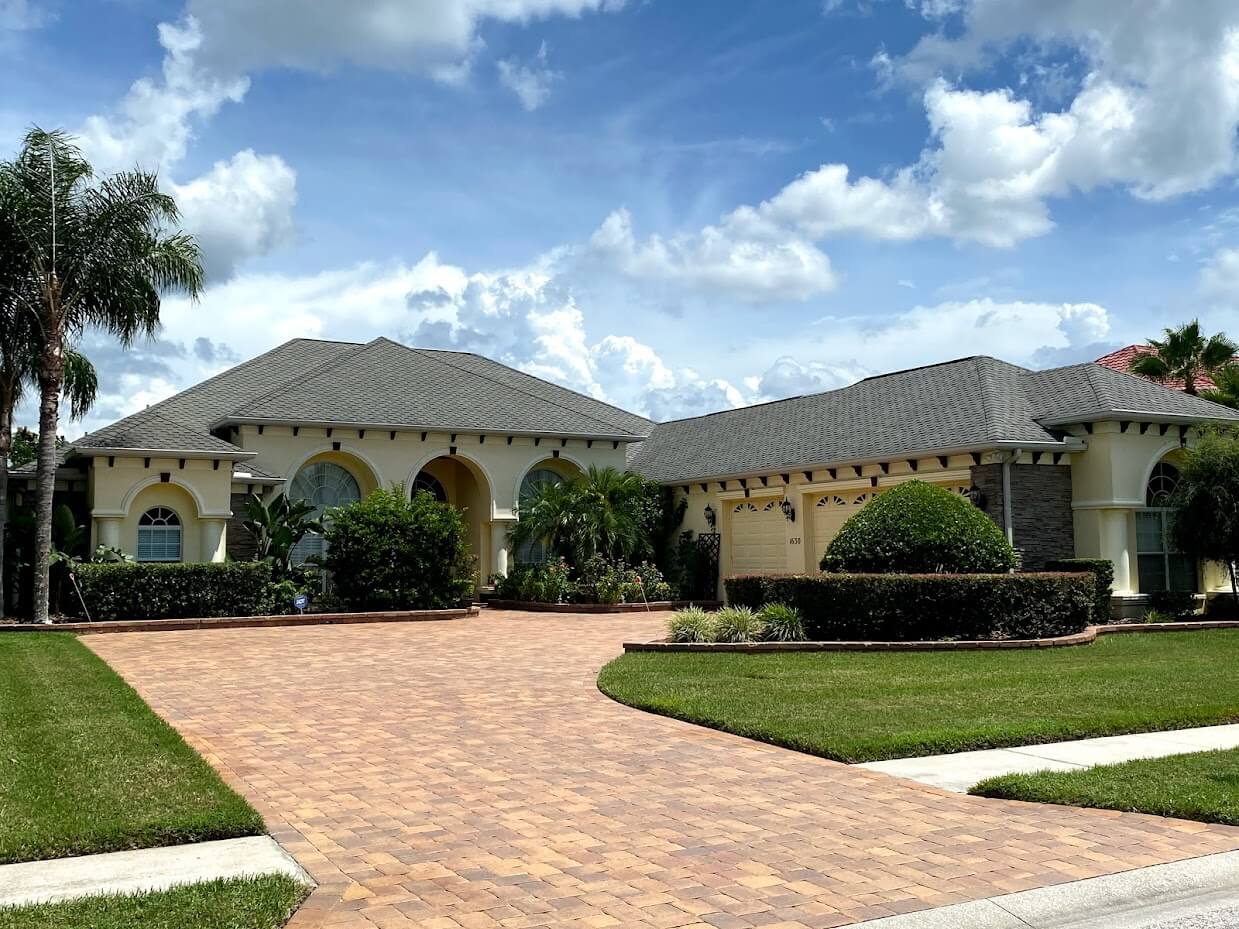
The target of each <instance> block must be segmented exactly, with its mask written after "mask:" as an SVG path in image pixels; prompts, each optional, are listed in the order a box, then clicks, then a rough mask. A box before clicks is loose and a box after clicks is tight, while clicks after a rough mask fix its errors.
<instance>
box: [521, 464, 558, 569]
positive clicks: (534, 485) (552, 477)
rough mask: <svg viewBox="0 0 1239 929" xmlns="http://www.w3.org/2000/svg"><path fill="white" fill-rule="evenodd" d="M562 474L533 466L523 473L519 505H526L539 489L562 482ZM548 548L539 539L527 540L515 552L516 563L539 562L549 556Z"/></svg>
mask: <svg viewBox="0 0 1239 929" xmlns="http://www.w3.org/2000/svg"><path fill="white" fill-rule="evenodd" d="M563 480H564V476H563V475H562V474H560V473H559V472H558V471H552V470H551V469H550V468H534V469H533V470H532V471H530V472H529V473H528V474H526V475H525V479H524V480H523V481H521V494H520V502H519V504H518V508H519V507H520V506H526V505H527V504H528V502H529V500H531V499H532V498H533V497H534V496H535V495H536V494H537V492H538V491H539V490H541V489H542V488H543V487H546V486H548V485H551V484H562V483H563ZM550 554H551V553H550V550H549V549H548V548H547V546H546V543H544V542H541V541H532V540H531V541H529V542H526V543H525V544H524V545H522V546H521V547H520V549H519V550H518V551H517V553H516V560H517V562H518V563H522V564H529V563H536V564H540V563H542V562H544V561H546V560H547V559H548V558H549V557H550Z"/></svg>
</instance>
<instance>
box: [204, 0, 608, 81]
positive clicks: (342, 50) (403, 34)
mask: <svg viewBox="0 0 1239 929" xmlns="http://www.w3.org/2000/svg"><path fill="white" fill-rule="evenodd" d="M622 6H623V2H622V0H419V2H410V0H354V2H351V3H348V4H338V3H321V2H320V3H305V2H304V0H264V2H262V3H254V2H252V0H189V5H188V11H189V13H191V14H192V15H194V16H196V17H197V18H198V19H199V20H200V21H201V23H202V25H203V31H204V35H205V36H206V37H207V40H206V43H205V45H204V47H203V59H204V61H206V62H208V63H209V64H210V65H211V66H212V67H214V68H217V69H219V70H221V71H222V72H224V73H244V72H248V71H252V70H255V69H260V68H273V67H287V68H298V69H304V70H310V71H329V70H331V69H333V68H336V67H339V66H341V65H356V66H359V67H363V68H382V69H386V70H391V71H416V72H421V73H425V74H429V75H430V76H432V77H435V78H439V79H445V80H449V81H458V80H460V79H461V78H462V77H463V75H465V74H467V73H468V67H469V63H470V61H471V59H472V57H473V56H474V54H476V52H477V51H478V48H479V46H480V44H481V41H482V40H481V39H480V37H479V36H478V28H479V26H480V25H481V23H483V22H484V21H486V20H495V21H498V22H506V23H527V22H530V21H533V20H539V19H546V18H549V17H552V16H581V15H583V14H585V13H590V12H608V11H612V10H617V9H619V8H621V7H622Z"/></svg>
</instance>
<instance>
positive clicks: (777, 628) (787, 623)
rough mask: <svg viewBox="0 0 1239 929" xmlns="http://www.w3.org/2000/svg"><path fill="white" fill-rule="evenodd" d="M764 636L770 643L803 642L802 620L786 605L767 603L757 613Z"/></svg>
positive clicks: (796, 610) (797, 613) (798, 614)
mask: <svg viewBox="0 0 1239 929" xmlns="http://www.w3.org/2000/svg"><path fill="white" fill-rule="evenodd" d="M757 618H758V620H759V621H760V622H761V624H762V627H763V630H764V635H765V637H766V638H767V639H769V640H770V641H772V642H803V641H804V618H803V617H802V616H801V615H800V610H798V609H796V608H795V607H794V606H788V605H787V604H786V603H767V604H766V605H765V606H763V607H762V608H761V609H760V610H758V612H757Z"/></svg>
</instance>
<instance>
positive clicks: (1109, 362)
mask: <svg viewBox="0 0 1239 929" xmlns="http://www.w3.org/2000/svg"><path fill="white" fill-rule="evenodd" d="M1148 351H1149V347H1148V346H1147V345H1128V346H1127V347H1126V348H1120V349H1118V350H1117V351H1113V352H1111V353H1110V354H1109V355H1102V356H1101V357H1100V358H1098V359H1097V364H1099V365H1102V366H1103V367H1106V368H1110V369H1111V370H1113V371H1122V372H1123V373H1124V374H1130V373H1131V363H1132V359H1134V358H1135V357H1136V356H1137V355H1143V354H1146V353H1147V352H1148ZM1158 383H1159V384H1162V385H1164V386H1166V387H1169V388H1170V389H1171V390H1182V389H1183V381H1181V380H1178V379H1172V380H1167V381H1158ZM1216 386H1217V385H1216V384H1214V383H1213V380H1212V379H1211V378H1209V377H1206V376H1205V375H1203V374H1200V375H1197V377H1196V390H1197V391H1201V390H1212V389H1213V388H1214V387H1216Z"/></svg>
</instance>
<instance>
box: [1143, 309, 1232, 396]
mask: <svg viewBox="0 0 1239 929" xmlns="http://www.w3.org/2000/svg"><path fill="white" fill-rule="evenodd" d="M1163 332H1164V333H1165V338H1164V339H1163V340H1161V341H1158V340H1157V339H1149V349H1150V350H1149V351H1146V352H1141V353H1140V354H1138V355H1136V357H1135V358H1133V359H1132V360H1131V364H1130V365H1128V370H1130V371H1131V373H1132V374H1138V375H1140V376H1141V377H1147V378H1150V379H1151V380H1154V381H1174V380H1177V381H1182V382H1183V392H1184V393H1189V394H1195V393H1196V380H1197V378H1200V377H1202V376H1203V377H1209V376H1210V375H1212V374H1213V373H1214V372H1215V371H1217V370H1218V369H1219V368H1222V367H1225V366H1226V365H1228V364H1230V363H1231V360H1232V359H1233V358H1234V357H1235V352H1236V351H1239V345H1236V344H1235V343H1234V342H1232V341H1231V340H1230V339H1228V338H1226V336H1225V335H1224V334H1222V333H1220V332H1219V333H1217V334H1216V335H1211V336H1209V337H1208V338H1205V336H1204V334H1203V333H1202V332H1201V331H1200V320H1197V319H1193V320H1192V321H1191V322H1190V323H1184V324H1183V325H1182V326H1179V328H1177V329H1165V330H1163Z"/></svg>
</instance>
